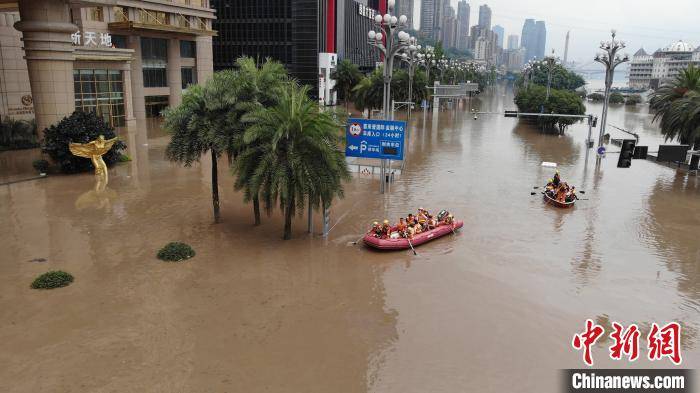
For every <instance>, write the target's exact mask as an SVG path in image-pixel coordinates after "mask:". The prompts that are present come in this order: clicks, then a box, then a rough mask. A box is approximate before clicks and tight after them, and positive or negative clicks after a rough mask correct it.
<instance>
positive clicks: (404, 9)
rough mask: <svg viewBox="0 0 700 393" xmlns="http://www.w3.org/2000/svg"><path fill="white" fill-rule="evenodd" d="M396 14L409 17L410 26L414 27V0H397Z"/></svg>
mask: <svg viewBox="0 0 700 393" xmlns="http://www.w3.org/2000/svg"><path fill="white" fill-rule="evenodd" d="M395 7H396V14H397V15H406V17H407V18H408V27H409V28H410V29H414V28H415V27H414V25H413V7H414V1H413V0H397V1H396V5H395Z"/></svg>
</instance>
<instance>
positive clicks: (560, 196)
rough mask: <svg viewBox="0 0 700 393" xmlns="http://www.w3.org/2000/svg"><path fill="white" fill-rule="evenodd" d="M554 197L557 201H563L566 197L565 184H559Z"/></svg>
mask: <svg viewBox="0 0 700 393" xmlns="http://www.w3.org/2000/svg"><path fill="white" fill-rule="evenodd" d="M554 199H556V200H557V201H559V202H564V200H565V199H566V186H565V185H564V184H561V183H560V184H559V187H557V191H556V193H555V196H554Z"/></svg>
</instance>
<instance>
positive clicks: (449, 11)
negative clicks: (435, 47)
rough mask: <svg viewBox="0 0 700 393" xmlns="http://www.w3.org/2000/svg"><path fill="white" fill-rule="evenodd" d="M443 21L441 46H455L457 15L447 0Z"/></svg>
mask: <svg viewBox="0 0 700 393" xmlns="http://www.w3.org/2000/svg"><path fill="white" fill-rule="evenodd" d="M444 14H445V16H444V21H443V26H442V38H441V40H442V46H443V47H445V48H455V47H456V46H457V15H455V9H454V8H452V6H451V5H450V3H449V2H446V3H445V10H444Z"/></svg>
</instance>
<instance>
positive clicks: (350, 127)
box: [345, 119, 406, 160]
mask: <svg viewBox="0 0 700 393" xmlns="http://www.w3.org/2000/svg"><path fill="white" fill-rule="evenodd" d="M405 130H406V122H405V121H395V120H369V119H348V124H347V128H346V132H345V155H346V156H347V157H360V158H383V159H388V160H403V142H404V132H405Z"/></svg>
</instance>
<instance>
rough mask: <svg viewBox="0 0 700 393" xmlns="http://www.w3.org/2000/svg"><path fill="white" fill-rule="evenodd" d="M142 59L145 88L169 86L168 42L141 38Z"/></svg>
mask: <svg viewBox="0 0 700 393" xmlns="http://www.w3.org/2000/svg"><path fill="white" fill-rule="evenodd" d="M141 58H142V67H143V86H144V87H166V86H168V75H167V71H166V66H167V59H168V41H167V40H165V39H161V38H150V37H141Z"/></svg>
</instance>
